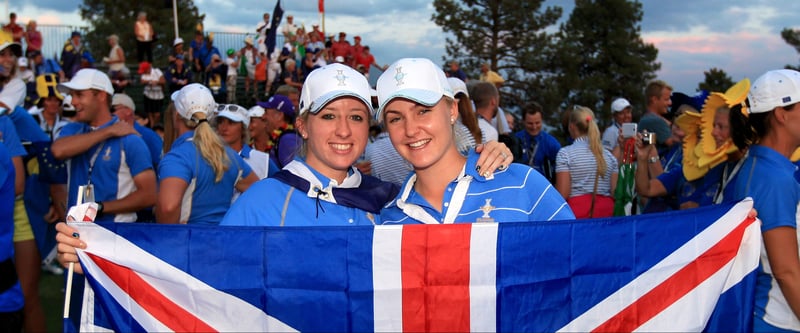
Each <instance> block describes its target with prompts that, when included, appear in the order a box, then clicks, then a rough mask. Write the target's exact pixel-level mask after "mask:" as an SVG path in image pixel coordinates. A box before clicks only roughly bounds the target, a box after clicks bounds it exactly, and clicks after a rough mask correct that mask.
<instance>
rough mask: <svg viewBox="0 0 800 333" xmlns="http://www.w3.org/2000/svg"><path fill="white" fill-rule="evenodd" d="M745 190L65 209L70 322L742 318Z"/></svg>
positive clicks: (752, 231)
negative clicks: (473, 201) (422, 205)
mask: <svg viewBox="0 0 800 333" xmlns="http://www.w3.org/2000/svg"><path fill="white" fill-rule="evenodd" d="M751 207H752V201H751V200H749V199H746V200H744V201H742V202H739V203H730V204H723V205H717V206H713V207H706V208H699V209H694V210H690V211H681V212H670V213H664V214H652V215H639V216H634V217H625V218H608V219H594V220H575V221H563V222H542V223H500V224H496V223H493V224H489V223H476V224H462V225H458V224H456V225H407V226H377V227H308V228H306V227H298V228H272V227H264V228H252V227H207V226H186V225H153V224H103V223H99V224H93V223H74V224H72V225H73V226H75V227H77V228H78V230H79V232H80V234H81V239H84V240H85V241H86V243H87V244H88V246H89V247H88V248H87V249H86V250H84V251H80V252H79V256H80V260H81V265H82V266H83V269H84V272H86V278H87V280H88V284H89V286H90V288H86V291H85V294H84V299H83V311H82V314H81V327H80V329H81V330H82V331H97V330H105V329H111V330H114V331H392V332H397V331H515V332H516V331H537V332H544V331H678V332H688V331H702V330H707V331H746V330H749V329H750V325H751V320H752V303H753V302H752V300H753V287H754V283H755V275H754V274H755V270H756V268H757V266H758V260H759V251H760V245H761V233H760V230H759V224H760V223H758V220H757V219H754V218H750V217H748V212H749V211H750V209H751Z"/></svg>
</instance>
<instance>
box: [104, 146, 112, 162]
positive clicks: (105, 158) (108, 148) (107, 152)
mask: <svg viewBox="0 0 800 333" xmlns="http://www.w3.org/2000/svg"><path fill="white" fill-rule="evenodd" d="M110 160H111V147H107V148H106V153H105V154H103V161H110Z"/></svg>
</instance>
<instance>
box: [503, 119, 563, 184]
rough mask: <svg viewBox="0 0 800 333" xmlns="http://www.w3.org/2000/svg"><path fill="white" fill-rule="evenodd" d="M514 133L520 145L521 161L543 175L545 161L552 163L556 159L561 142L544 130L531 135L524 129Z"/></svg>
mask: <svg viewBox="0 0 800 333" xmlns="http://www.w3.org/2000/svg"><path fill="white" fill-rule="evenodd" d="M514 135H515V136H516V137H517V138H518V139H519V143H520V145H522V161H523V162H524V163H526V164H527V165H528V166H529V167H531V168H534V169H536V171H539V173H541V174H543V175H544V174H545V163H553V162H554V161H555V160H556V156H557V155H558V151H559V150H561V144H560V143H558V140H556V138H555V137H553V136H552V135H550V134H549V133H547V132H545V131H540V132H539V135H537V136H531V135H530V134H528V132H527V131H525V130H522V131H519V132H517V133H516V134H514Z"/></svg>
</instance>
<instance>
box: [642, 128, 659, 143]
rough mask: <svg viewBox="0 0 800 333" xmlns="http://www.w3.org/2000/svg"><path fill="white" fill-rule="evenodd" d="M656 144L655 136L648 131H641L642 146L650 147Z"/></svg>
mask: <svg viewBox="0 0 800 333" xmlns="http://www.w3.org/2000/svg"><path fill="white" fill-rule="evenodd" d="M655 143H656V134H655V133H652V132H648V131H642V144H644V145H652V144H655Z"/></svg>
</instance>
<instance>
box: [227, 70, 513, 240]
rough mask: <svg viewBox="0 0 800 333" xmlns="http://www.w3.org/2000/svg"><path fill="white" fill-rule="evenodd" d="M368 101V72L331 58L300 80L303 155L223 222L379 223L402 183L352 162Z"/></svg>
mask: <svg viewBox="0 0 800 333" xmlns="http://www.w3.org/2000/svg"><path fill="white" fill-rule="evenodd" d="M370 100H371V95H370V87H369V83H368V82H367V80H366V78H364V76H363V75H361V74H360V73H358V72H356V71H355V70H353V69H352V68H350V67H348V66H344V65H342V64H331V65H327V66H324V67H321V68H319V69H316V70H314V71H313V72H311V74H309V76H308V78H307V79H306V81H305V84H304V85H303V90H302V92H301V96H300V111H299V115H298V118H297V122H296V124H297V132H298V134H299V135H300V137H302V138H303V141H304V145H303V149H302V151H301V152H300V157H296V158H295V159H294V160H293V161H292V162H290V163H289V164H287V165H286V166H285V167H284V168H283V170H281V171H279V172H278V173H276V174H275V175H274V176H273V178H268V179H266V180H263V181H260V182H258V183H256V184H255V185H253V186H252V187H251V188H250V189H249V190H248V191H247V192H245V193H244V194H242V196H241V197H239V199H238V200H237V201H236V202H235V203H234V204H233V206H232V207H231V210H230V211H229V212H228V214H227V215H226V216H225V219H224V220H223V221H222V224H223V225H276V226H320V225H329V226H343V225H373V224H376V223H377V222H378V221H377V217H378V214H379V213H380V209H381V207H383V205H384V204H385V203H386V202H388V201H389V200H391V199H392V198H393V197H394V196H395V195H396V194H397V186H396V185H393V184H390V183H386V182H382V181H380V180H378V179H377V178H374V177H371V176H368V175H363V174H361V172H359V171H358V169H357V168H355V167H353V165H354V163H355V162H356V161H357V160H358V158H359V157H360V156H361V154H362V153H363V152H364V149H365V148H366V144H367V142H368V138H369V117H370V116H371V115H372V106H371V103H370ZM489 148H491V149H489ZM489 148H487V149H485V150H487V151H491V150H492V149H498V150H504V151H508V149H507V148H505V147H500V145H499V144H498V143H497V142H495V143H493V144H492V145H491V146H490V147H489ZM495 155H497V154H495ZM508 155H510V154H508ZM510 162H511V159H510V158H509V159H508V160H505V159H497V160H496V162H495V161H494V160H493V161H491V162H490V163H484V164H483V165H485V166H486V168H487V169H491V170H493V169H494V168H495V167H497V166H499V165H500V164H501V163H506V164H505V165H508V163H510ZM492 163H495V164H492Z"/></svg>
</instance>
